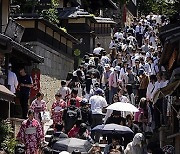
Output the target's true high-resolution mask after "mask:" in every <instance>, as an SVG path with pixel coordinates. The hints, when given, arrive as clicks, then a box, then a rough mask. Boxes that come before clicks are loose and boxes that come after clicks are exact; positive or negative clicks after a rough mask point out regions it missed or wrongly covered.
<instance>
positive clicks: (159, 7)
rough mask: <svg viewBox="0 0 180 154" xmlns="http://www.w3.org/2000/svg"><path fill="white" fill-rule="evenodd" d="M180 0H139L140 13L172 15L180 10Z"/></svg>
mask: <svg viewBox="0 0 180 154" xmlns="http://www.w3.org/2000/svg"><path fill="white" fill-rule="evenodd" d="M179 5H180V2H179V1H177V0H174V3H172V0H171V2H169V1H168V0H139V1H138V11H139V13H140V15H148V14H149V13H151V12H152V13H154V14H163V15H172V14H174V13H177V11H179V10H180V7H179Z"/></svg>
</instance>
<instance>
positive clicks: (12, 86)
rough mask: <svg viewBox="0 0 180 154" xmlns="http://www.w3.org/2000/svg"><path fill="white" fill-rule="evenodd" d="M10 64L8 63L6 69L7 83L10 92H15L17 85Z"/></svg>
mask: <svg viewBox="0 0 180 154" xmlns="http://www.w3.org/2000/svg"><path fill="white" fill-rule="evenodd" d="M11 69H12V64H9V70H8V85H9V86H10V91H11V92H12V93H16V89H17V86H18V80H17V76H16V74H15V73H14V72H12V71H11Z"/></svg>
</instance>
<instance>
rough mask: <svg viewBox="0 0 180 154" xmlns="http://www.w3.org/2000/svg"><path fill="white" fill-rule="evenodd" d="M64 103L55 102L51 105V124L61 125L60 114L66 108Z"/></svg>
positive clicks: (61, 101)
mask: <svg viewBox="0 0 180 154" xmlns="http://www.w3.org/2000/svg"><path fill="white" fill-rule="evenodd" d="M66 106H67V105H66V102H65V101H64V100H62V99H61V100H59V101H55V102H54V103H53V104H52V107H51V112H52V119H53V124H58V123H62V114H63V109H64V108H65V107H66Z"/></svg>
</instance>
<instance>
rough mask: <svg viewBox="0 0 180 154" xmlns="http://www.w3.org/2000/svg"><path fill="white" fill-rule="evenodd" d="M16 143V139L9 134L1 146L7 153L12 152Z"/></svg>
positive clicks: (10, 153) (12, 153)
mask: <svg viewBox="0 0 180 154" xmlns="http://www.w3.org/2000/svg"><path fill="white" fill-rule="evenodd" d="M16 144H17V141H16V140H15V138H11V137H10V136H8V137H7V138H6V139H5V140H4V141H3V143H2V144H1V145H2V148H3V149H4V150H5V151H7V152H8V153H9V154H14V150H15V146H16Z"/></svg>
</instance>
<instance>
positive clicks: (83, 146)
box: [52, 138, 92, 153]
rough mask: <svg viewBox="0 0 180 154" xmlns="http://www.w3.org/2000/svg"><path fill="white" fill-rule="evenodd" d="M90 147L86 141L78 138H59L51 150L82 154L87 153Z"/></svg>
mask: <svg viewBox="0 0 180 154" xmlns="http://www.w3.org/2000/svg"><path fill="white" fill-rule="evenodd" d="M91 147H92V145H91V143H90V142H88V141H87V140H82V139H78V138H61V139H59V140H58V141H57V142H55V143H54V145H53V148H52V149H53V150H56V151H60V152H61V151H68V152H70V153H71V152H73V151H74V150H79V151H80V152H82V153H87V152H88V151H89V150H90V148H91Z"/></svg>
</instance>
